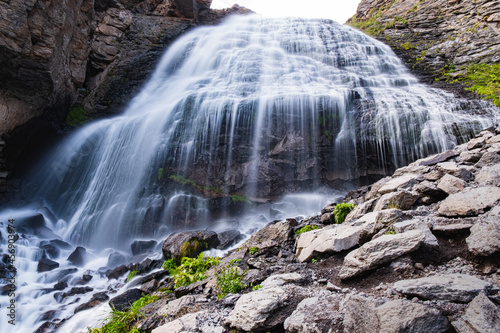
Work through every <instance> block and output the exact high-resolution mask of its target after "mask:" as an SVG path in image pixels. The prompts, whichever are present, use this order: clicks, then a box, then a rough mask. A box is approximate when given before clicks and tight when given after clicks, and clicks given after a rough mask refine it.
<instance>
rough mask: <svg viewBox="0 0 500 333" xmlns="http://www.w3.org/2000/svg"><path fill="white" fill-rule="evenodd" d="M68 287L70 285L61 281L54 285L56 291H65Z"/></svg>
mask: <svg viewBox="0 0 500 333" xmlns="http://www.w3.org/2000/svg"><path fill="white" fill-rule="evenodd" d="M67 287H68V284H67V283H66V282H64V281H59V282H57V283H56V284H55V285H54V290H64V289H66V288H67Z"/></svg>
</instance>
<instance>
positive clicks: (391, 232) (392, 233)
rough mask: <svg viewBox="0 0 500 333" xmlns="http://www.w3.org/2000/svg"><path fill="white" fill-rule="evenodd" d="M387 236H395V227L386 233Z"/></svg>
mask: <svg viewBox="0 0 500 333" xmlns="http://www.w3.org/2000/svg"><path fill="white" fill-rule="evenodd" d="M385 234H386V235H395V234H396V231H395V230H394V228H393V227H389V228H388V229H387V231H386V232H385Z"/></svg>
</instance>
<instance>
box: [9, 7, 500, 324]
mask: <svg viewBox="0 0 500 333" xmlns="http://www.w3.org/2000/svg"><path fill="white" fill-rule="evenodd" d="M497 120H498V109H496V108H494V107H492V106H491V105H490V104H489V103H486V102H471V101H465V100H462V99H458V98H456V97H455V96H453V95H452V94H449V93H446V92H443V91H441V90H437V89H432V88H429V87H426V86H425V85H422V84H420V83H419V82H418V80H417V79H416V78H415V77H414V76H412V75H411V74H410V73H409V72H408V70H407V69H406V68H405V66H404V64H403V63H402V62H401V61H400V60H399V59H398V58H397V57H396V55H395V54H394V53H393V52H392V51H391V49H390V48H389V47H388V46H386V45H384V44H382V43H380V42H378V41H376V40H374V39H372V38H370V37H368V36H366V35H364V34H362V33H361V32H358V31H356V30H354V29H351V28H350V27H346V26H342V25H340V24H337V23H335V22H333V21H328V20H304V19H297V18H294V19H291V18H289V19H267V18H261V17H257V16H247V17H234V18H231V19H229V20H227V21H225V22H224V23H223V24H221V25H220V26H214V27H201V28H197V29H195V30H192V31H191V32H189V33H187V34H186V35H184V36H183V37H182V38H180V39H179V40H178V41H176V42H175V43H174V44H173V45H171V46H170V48H169V49H168V50H167V51H166V52H165V54H164V56H163V57H162V59H161V61H160V63H159V64H158V66H157V69H156V71H155V73H154V75H153V76H152V77H151V79H150V80H149V82H148V83H147V84H146V85H145V87H144V88H143V90H142V91H141V92H140V94H139V95H137V96H136V97H135V98H134V99H133V100H132V101H131V102H130V104H129V105H128V107H127V108H126V110H125V111H124V113H123V114H122V115H119V116H116V117H114V118H112V119H105V120H99V121H95V122H93V123H91V124H88V125H86V126H85V127H83V128H82V129H80V130H78V131H77V132H76V133H74V134H73V135H72V136H71V137H70V138H68V139H67V140H66V141H65V142H64V143H62V144H61V145H60V146H59V147H58V148H57V149H56V150H55V151H54V152H53V153H52V154H50V156H49V157H47V159H46V160H45V161H43V163H42V164H41V165H39V166H38V167H37V168H36V170H35V172H34V173H33V175H32V177H31V180H30V182H31V183H32V184H33V185H34V187H35V190H33V193H32V194H30V196H31V198H32V200H31V202H32V203H33V204H34V205H35V203H36V204H38V205H42V206H43V207H45V208H44V209H47V211H50V212H51V213H50V214H49V215H50V216H51V217H50V218H48V217H47V216H48V215H47V214H44V216H45V217H44V218H45V221H46V225H47V227H48V228H49V229H50V230H51V232H53V233H55V234H53V233H52V234H51V235H50V236H43V235H42V236H40V235H37V237H38V238H36V237H35V239H34V238H33V237H31V238H30V237H28V238H29V239H32V242H33V243H29V242H28V243H27V244H25V245H23V246H25V247H26V248H30V247H31V248H33V247H34V248H35V249H36V247H37V246H38V245H39V243H37V242H39V241H40V240H41V239H53V238H55V237H61V238H62V239H64V240H66V241H67V242H70V243H71V244H73V245H83V246H86V247H87V248H89V249H95V250H103V249H109V248H114V249H119V250H123V251H128V250H129V245H130V241H131V240H132V239H135V238H145V239H158V240H160V239H162V237H165V236H166V235H168V234H169V233H170V232H172V231H174V230H179V229H192V228H200V227H203V228H204V227H207V226H208V225H210V224H212V225H213V223H214V221H216V220H218V219H224V218H228V217H231V216H234V214H239V215H241V216H243V214H244V213H249V212H250V213H251V212H252V211H253V212H255V214H254V215H258V217H256V219H257V220H259V219H260V220H259V221H261V222H263V223H264V222H267V221H268V220H270V219H273V218H276V217H278V218H282V217H285V215H286V211H287V210H289V211H292V212H293V214H297V215H298V214H299V213H300V212H299V210H300V209H297V210H294V209H293V208H290V207H296V205H300V202H305V203H307V206H308V207H313V211H314V210H315V209H316V210H318V209H319V205H318V204H316V205H315V204H314V202H321V200H323V199H324V196H322V195H321V194H322V193H323V194H327V195H332V193H334V194H335V193H340V192H342V191H344V192H345V191H346V190H348V189H350V186H351V187H354V186H357V185H359V184H360V183H362V182H363V179H373V178H376V177H381V176H383V175H386V174H387V173H389V172H391V171H393V170H394V169H395V168H397V167H400V166H403V165H405V164H407V163H409V162H411V161H413V160H415V159H417V158H421V157H424V156H427V155H429V154H432V153H437V152H441V151H444V150H446V149H450V148H452V147H453V146H455V145H456V144H457V143H461V142H464V141H466V140H468V139H470V138H471V137H472V136H474V135H475V134H476V133H477V132H479V131H480V130H482V129H483V128H485V127H488V126H491V125H493V124H495V122H496V121H497ZM337 190H338V191H340V192H335V191H337ZM301 193H306V194H307V195H306V196H305V197H307V198H308V199H307V200H306V199H302V197H300V195H301ZM322 198H323V199H322ZM315 200H316V201H315ZM313 201H314V202H313ZM258 204H262V207H270V209H271V210H272V211H273V212H274V213H273V214H274V215H270V214H269V211H270V209H267V208H266V209H267V211H266V213H262V214H261V213H259V208H258V207H256V206H257V205H258ZM321 204H324V202H321ZM266 205H267V206H266ZM273 205H274V206H273ZM290 205H292V206H290ZM281 208H282V210H280V209H281ZM304 213H306V214H307V213H309V212H304ZM9 214H10V215H9ZM12 215H15V213H8V214H7V213H5V214H4V215H1V214H0V217H2V218H8V216H12ZM251 221H253V222H255V221H256V220H251ZM3 222H5V221H3ZM242 224H244V223H243V221H240V225H242ZM242 227H244V225H243V226H242ZM44 237H45V238H44ZM51 237H52V238H51ZM33 239H34V240H33ZM37 239H38V240H37ZM32 250H33V249H32ZM33 251H35V252H37V250H33ZM106 254H109V251H108V252H106ZM30 256H31V257H30V258H31V259H30V260H38V259H39V257H40V256H41V254H40V253H38V252H37V253H35V254H30ZM35 257H36V258H35ZM61 260H64V258H62V255H61ZM26 265H27V266H29V265H28V264H26ZM35 266H36V265H35ZM65 267H66V268H67V264H66V266H65ZM61 268H62V267H61ZM87 268H88V267H87ZM96 268H97V267H96ZM28 269H31V270H33V269H34V266H33V264H31V266H29V267H27V268H26V270H28ZM94 269H95V268H94ZM45 274H46V275H45V278H40V277H37V278H36V279H38V280H37V281H38V283H39V284H41V285H44V283H46V284H47V286H49V285H50V284H51V283H52V280H50V279H49V280H50V282H47V281H49V280H47V279H48V278H47V276H48V275H50V274H48V273H45ZM35 275H36V274H35ZM39 275H42V274H39ZM30 278H31V277H30ZM33 279H35V278H33ZM44 279H46V280H44ZM52 279H53V278H52ZM52 284H53V283H52ZM40 288H42V287H40ZM33 293H34V292H33V291H31V294H30V295H31V296H30V297H32V298H36V297H40V299H42V298H43V297H42V296H41V295H40V296H34V294H33ZM49 298H50V297H49ZM25 299H26V298H25ZM43 300H44V302H45V303H44V304H52V303H54V300H51V301H49V300H48V298H46V297H45V298H43ZM51 302H52V303H51ZM3 305H4V304H2V308H3V307H4V306H3ZM40 311H42V310H38V312H37V311H35V313H37V314H38V316H35V317H33V316H34V315H31V317H29V318H30V320H31V321H29V320H27V322H29V323H31V325H34V324H33V323H36V322H37V320H40V314H41V313H43V312H40ZM24 318H28V315H25V317H24ZM21 324H22V323H21ZM2 325H4V324H2ZM0 327H1V330H2V331H4V328H5V327H6V326H0ZM18 328H19V327H18ZM29 328H32V327H29ZM21 331H22V330H18V332H21ZM27 331H29V329H28V330H27ZM16 332H17V331H16Z"/></svg>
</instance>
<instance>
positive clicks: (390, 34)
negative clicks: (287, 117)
mask: <svg viewBox="0 0 500 333" xmlns="http://www.w3.org/2000/svg"><path fill="white" fill-rule="evenodd" d="M348 24H350V25H352V26H354V27H356V28H359V29H361V30H363V31H365V32H367V33H369V34H371V35H373V36H375V37H376V38H378V39H380V40H382V41H383V42H385V43H387V44H389V45H391V46H392V48H393V49H395V50H396V52H397V53H398V54H399V55H401V56H403V58H404V59H405V61H406V62H407V63H408V65H409V67H410V68H412V69H414V70H415V71H416V72H417V73H418V74H420V76H421V77H422V78H423V79H424V80H426V81H427V82H429V83H432V82H433V81H435V80H440V79H441V78H442V77H443V75H444V74H450V72H453V74H454V75H453V76H460V75H461V74H465V72H466V67H467V66H468V65H470V64H477V63H484V64H494V63H498V62H499V61H500V43H499V42H500V40H499V39H498V36H499V35H500V3H499V2H498V1H496V0H477V1H476V0H474V1H470V0H467V1H461V0H432V1H431V0H363V1H361V3H360V4H359V7H358V10H357V12H356V15H355V16H354V17H352V18H351V19H350V20H349V21H348ZM437 85H439V83H438V84H437ZM443 86H444V87H446V86H447V85H443ZM448 87H449V86H448Z"/></svg>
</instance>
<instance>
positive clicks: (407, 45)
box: [399, 42, 415, 50]
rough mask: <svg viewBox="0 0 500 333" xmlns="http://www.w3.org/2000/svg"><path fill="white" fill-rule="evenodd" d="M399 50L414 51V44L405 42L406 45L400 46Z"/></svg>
mask: <svg viewBox="0 0 500 333" xmlns="http://www.w3.org/2000/svg"><path fill="white" fill-rule="evenodd" d="M399 48H401V49H405V50H413V49H415V46H413V44H412V43H410V42H405V43H401V44H399Z"/></svg>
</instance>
